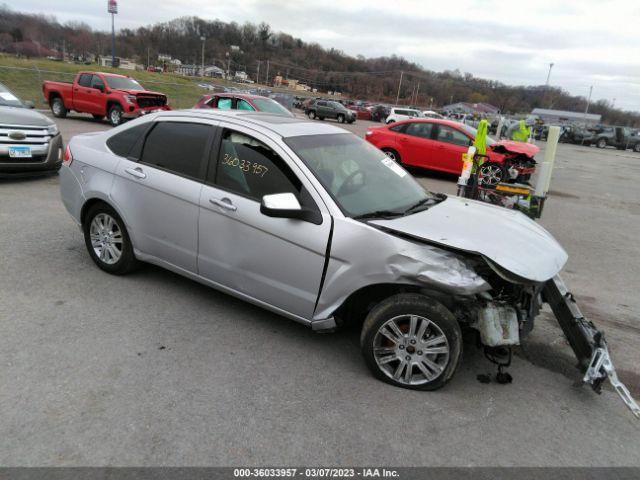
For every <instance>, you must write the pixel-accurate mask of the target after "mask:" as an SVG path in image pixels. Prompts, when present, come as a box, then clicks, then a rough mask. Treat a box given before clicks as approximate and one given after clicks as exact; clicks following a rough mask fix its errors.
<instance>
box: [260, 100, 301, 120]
mask: <svg viewBox="0 0 640 480" xmlns="http://www.w3.org/2000/svg"><path fill="white" fill-rule="evenodd" d="M253 103H255V104H256V107H258V110H260V111H261V112H269V113H279V114H281V115H287V116H289V117H292V116H293V115H292V114H291V112H290V111H289V110H287V109H286V108H284V107H283V106H282V105H280V104H279V103H278V102H276V101H275V100H271V99H270V98H254V99H253Z"/></svg>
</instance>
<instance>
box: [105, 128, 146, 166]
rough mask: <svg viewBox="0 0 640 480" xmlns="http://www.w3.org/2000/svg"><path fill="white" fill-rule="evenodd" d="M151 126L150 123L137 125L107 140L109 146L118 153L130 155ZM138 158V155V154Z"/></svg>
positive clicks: (122, 155)
mask: <svg viewBox="0 0 640 480" xmlns="http://www.w3.org/2000/svg"><path fill="white" fill-rule="evenodd" d="M147 128H149V123H148V122H147V123H143V124H140V125H136V126H135V127H131V128H127V129H126V130H124V131H122V132H120V133H118V134H116V135H114V136H113V137H111V138H109V140H107V147H109V150H111V151H112V152H113V153H115V154H116V155H120V156H121V157H129V154H130V153H131V152H132V150H133V147H134V145H135V144H136V142H137V141H138V140H139V139H140V138H141V137H142V136H143V135H144V132H146V131H147ZM136 158H137V156H136Z"/></svg>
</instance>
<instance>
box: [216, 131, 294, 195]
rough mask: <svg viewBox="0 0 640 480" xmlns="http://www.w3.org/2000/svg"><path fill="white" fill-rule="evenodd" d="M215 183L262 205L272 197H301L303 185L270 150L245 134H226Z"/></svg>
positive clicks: (223, 137)
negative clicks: (291, 194)
mask: <svg viewBox="0 0 640 480" xmlns="http://www.w3.org/2000/svg"><path fill="white" fill-rule="evenodd" d="M215 183H216V184H217V185H218V186H220V187H221V188H224V189H226V190H230V191H232V192H234V193H238V194H240V195H243V196H246V197H250V198H253V199H256V200H258V201H260V200H261V199H262V197H263V196H264V195H270V194H272V193H293V194H295V195H296V196H299V194H300V190H301V182H300V180H299V179H298V177H296V176H295V174H294V173H293V172H292V171H291V169H290V168H289V167H288V166H287V165H286V164H285V162H284V160H282V158H280V157H279V156H278V154H277V153H275V152H274V151H273V150H271V148H269V147H268V146H267V145H265V144H264V143H262V142H260V141H259V140H256V139H255V138H252V137H250V136H248V135H245V134H243V133H238V132H234V131H233V130H225V131H224V133H223V136H222V142H221V146H220V152H219V155H218V164H217V168H216V175H215Z"/></svg>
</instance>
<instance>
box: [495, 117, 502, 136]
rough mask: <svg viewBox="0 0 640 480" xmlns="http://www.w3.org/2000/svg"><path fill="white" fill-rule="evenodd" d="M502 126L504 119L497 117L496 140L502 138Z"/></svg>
mask: <svg viewBox="0 0 640 480" xmlns="http://www.w3.org/2000/svg"><path fill="white" fill-rule="evenodd" d="M503 125H504V117H503V116H502V115H500V116H499V117H498V129H497V130H496V138H497V139H498V140H500V139H501V138H502V126H503Z"/></svg>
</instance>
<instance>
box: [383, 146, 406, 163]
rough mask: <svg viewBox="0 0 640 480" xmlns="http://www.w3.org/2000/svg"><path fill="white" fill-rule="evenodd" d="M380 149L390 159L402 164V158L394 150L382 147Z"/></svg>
mask: <svg viewBox="0 0 640 480" xmlns="http://www.w3.org/2000/svg"><path fill="white" fill-rule="evenodd" d="M382 151H383V152H384V154H385V155H386V156H387V157H389V158H390V159H391V160H393V161H394V162H396V163H397V164H399V165H402V158H401V157H400V154H399V153H398V152H396V151H395V150H394V149H393V148H383V149H382Z"/></svg>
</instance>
